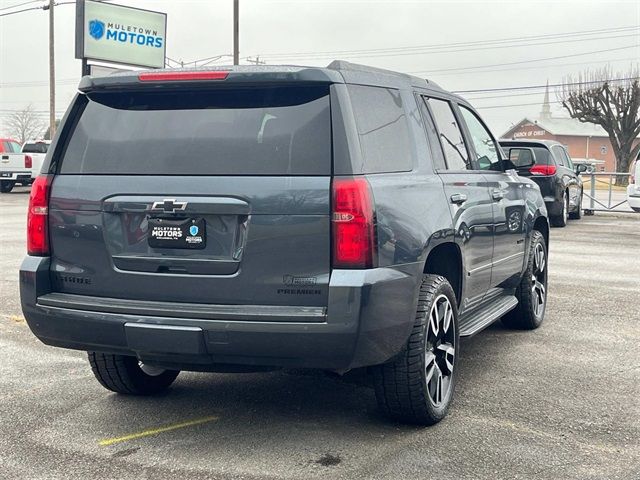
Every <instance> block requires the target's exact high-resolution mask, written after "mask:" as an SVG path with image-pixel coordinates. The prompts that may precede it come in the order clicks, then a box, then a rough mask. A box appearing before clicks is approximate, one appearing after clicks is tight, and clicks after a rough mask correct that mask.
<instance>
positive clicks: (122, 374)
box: [87, 352, 180, 395]
mask: <svg viewBox="0 0 640 480" xmlns="http://www.w3.org/2000/svg"><path fill="white" fill-rule="evenodd" d="M87 353H88V356H89V363H90V364H91V370H93V374H94V375H95V377H96V379H97V380H98V381H99V382H100V384H101V385H102V386H103V387H104V388H106V389H108V390H111V391H113V392H116V393H125V394H129V395H154V394H157V393H160V392H163V391H165V390H166V389H167V388H169V386H170V385H171V384H172V383H173V381H174V380H175V379H176V377H177V376H178V374H179V373H180V372H179V371H176V370H162V369H156V368H154V367H148V366H144V365H141V364H140V362H138V359H137V358H136V357H130V356H126V355H110V354H107V353H99V352H87ZM143 369H146V370H147V371H149V373H150V374H148V373H145V371H144V370H143Z"/></svg>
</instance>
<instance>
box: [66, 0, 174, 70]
mask: <svg viewBox="0 0 640 480" xmlns="http://www.w3.org/2000/svg"><path fill="white" fill-rule="evenodd" d="M166 34H167V14H166V13H162V12H154V11H150V10H142V9H139V8H132V7H125V6H122V5H114V4H111V3H104V2H96V1H92V0H78V1H77V2H76V48H75V50H76V58H79V59H81V60H82V75H87V74H89V73H90V68H89V67H90V66H89V61H92V60H97V61H104V62H110V63H117V64H121V65H128V66H136V67H149V68H163V67H164V66H165V57H166V55H165V54H166Z"/></svg>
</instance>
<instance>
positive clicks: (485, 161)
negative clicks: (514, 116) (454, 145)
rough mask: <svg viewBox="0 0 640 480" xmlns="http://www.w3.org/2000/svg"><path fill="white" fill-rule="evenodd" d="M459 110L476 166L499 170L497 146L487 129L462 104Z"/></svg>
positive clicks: (483, 168) (481, 168) (482, 168)
mask: <svg viewBox="0 0 640 480" xmlns="http://www.w3.org/2000/svg"><path fill="white" fill-rule="evenodd" d="M460 111H461V112H462V117H463V118H464V121H465V123H466V124H467V128H468V129H469V134H470V135H471V141H472V142H473V146H474V147H475V151H476V158H475V161H476V164H477V165H478V168H480V170H501V168H500V153H499V152H498V146H497V145H496V142H495V141H494V140H493V137H492V136H491V134H490V133H489V131H488V130H487V129H486V127H485V126H484V125H483V124H482V122H481V121H480V119H479V118H478V116H477V115H476V114H475V113H474V112H472V111H471V110H469V109H468V108H466V107H465V106H463V105H460Z"/></svg>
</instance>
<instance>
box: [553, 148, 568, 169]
mask: <svg viewBox="0 0 640 480" xmlns="http://www.w3.org/2000/svg"><path fill="white" fill-rule="evenodd" d="M553 154H554V155H555V157H556V161H557V162H558V165H562V166H564V165H565V163H566V162H565V156H564V150H563V149H562V147H558V146H555V147H553Z"/></svg>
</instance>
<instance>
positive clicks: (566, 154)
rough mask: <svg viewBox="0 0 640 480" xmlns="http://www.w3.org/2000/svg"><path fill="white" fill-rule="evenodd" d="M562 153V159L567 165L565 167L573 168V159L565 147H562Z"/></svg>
mask: <svg viewBox="0 0 640 480" xmlns="http://www.w3.org/2000/svg"><path fill="white" fill-rule="evenodd" d="M562 155H563V156H564V161H565V164H566V165H567V168H569V169H571V170H575V169H574V167H573V161H571V157H570V156H569V152H567V147H562Z"/></svg>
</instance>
